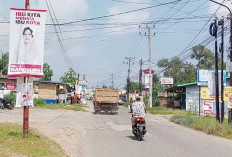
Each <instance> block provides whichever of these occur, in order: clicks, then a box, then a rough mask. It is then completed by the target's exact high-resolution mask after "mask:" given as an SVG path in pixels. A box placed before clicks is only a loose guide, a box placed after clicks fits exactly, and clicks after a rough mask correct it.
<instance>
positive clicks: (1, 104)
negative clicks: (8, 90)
mask: <svg viewBox="0 0 232 157" xmlns="http://www.w3.org/2000/svg"><path fill="white" fill-rule="evenodd" d="M0 108H2V109H4V108H8V109H9V110H13V109H14V103H13V99H12V98H0Z"/></svg>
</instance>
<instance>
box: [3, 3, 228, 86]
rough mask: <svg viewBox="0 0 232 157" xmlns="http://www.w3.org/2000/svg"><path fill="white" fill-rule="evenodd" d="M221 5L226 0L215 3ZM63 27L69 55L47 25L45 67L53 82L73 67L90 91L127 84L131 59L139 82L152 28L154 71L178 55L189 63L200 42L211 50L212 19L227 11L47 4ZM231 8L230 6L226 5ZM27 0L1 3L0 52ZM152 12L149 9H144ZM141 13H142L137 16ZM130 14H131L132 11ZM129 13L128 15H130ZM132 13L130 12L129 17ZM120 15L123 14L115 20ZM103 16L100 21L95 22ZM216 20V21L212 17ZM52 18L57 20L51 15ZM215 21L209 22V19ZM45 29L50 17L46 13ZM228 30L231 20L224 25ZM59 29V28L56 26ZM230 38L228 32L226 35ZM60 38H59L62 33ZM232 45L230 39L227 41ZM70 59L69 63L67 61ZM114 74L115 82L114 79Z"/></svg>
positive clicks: (208, 6)
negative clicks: (14, 17) (14, 11)
mask: <svg viewBox="0 0 232 157" xmlns="http://www.w3.org/2000/svg"><path fill="white" fill-rule="evenodd" d="M217 1H218V2H223V1H224V0H217ZM45 2H46V0H30V8H31V9H45V10H48V8H47V6H46V3H45ZM47 2H48V4H49V7H50V9H51V7H52V9H53V11H54V13H55V16H56V18H57V21H58V22H59V24H63V23H68V22H74V21H75V22H74V23H72V24H66V25H61V26H60V30H61V32H62V37H63V39H64V40H63V43H64V44H65V47H66V52H63V51H62V50H61V46H60V44H59V42H58V38H57V34H56V33H55V28H54V26H52V25H46V34H45V50H44V62H47V63H48V64H49V65H50V66H51V68H52V69H53V71H54V76H53V77H52V80H53V81H59V79H60V77H61V76H63V75H64V73H65V72H67V71H68V69H69V68H70V67H73V68H74V70H75V71H76V72H77V73H80V76H81V78H82V77H83V75H86V79H87V81H88V82H89V85H90V86H95V87H97V86H98V87H100V86H102V85H106V86H111V85H112V78H113V80H114V86H115V87H116V88H123V87H124V86H125V84H126V78H127V72H128V67H129V65H128V60H127V59H125V57H132V58H135V59H133V60H132V61H131V63H132V64H131V74H130V77H131V81H136V82H138V71H139V61H140V59H142V60H143V67H142V68H143V69H147V68H148V62H147V61H148V36H147V35H148V31H147V27H150V28H151V51H152V53H151V56H152V68H153V70H155V72H156V73H158V74H160V75H162V73H161V71H162V69H159V68H158V67H157V61H158V60H159V59H161V58H171V57H174V56H179V57H180V58H181V59H183V60H184V61H188V62H191V59H190V53H191V51H190V49H191V47H193V46H195V45H197V44H200V43H202V44H203V45H205V46H206V47H207V48H209V49H212V51H213V38H212V37H210V35H209V32H208V28H209V25H210V23H211V22H212V21H213V18H214V17H215V15H216V17H217V18H219V19H220V18H222V16H223V17H224V18H225V19H226V17H227V15H228V11H227V10H226V9H225V8H223V7H221V8H220V9H219V10H218V12H217V14H215V15H213V14H214V13H215V11H216V10H217V9H218V7H219V5H217V4H214V3H212V2H209V1H208V0H182V1H176V0H67V1H63V0H47ZM224 4H225V5H227V6H230V8H232V6H231V1H228V0H225V3H224ZM24 7H25V0H10V1H9V0H0V52H2V53H5V52H8V51H9V33H10V32H9V23H8V22H9V17H10V8H24ZM146 7H150V8H149V9H142V8H146ZM133 10H138V11H133ZM131 11H132V12H131ZM126 12H127V13H126ZM128 12H129V13H128ZM118 13H123V14H120V15H117V14H118ZM96 17H101V18H96ZM211 17H213V18H211ZM53 18H54V16H53ZM210 18H211V19H210ZM46 23H47V24H51V23H52V21H51V16H50V14H49V12H47V20H46ZM225 25H226V26H228V20H227V21H226V23H225ZM57 28H58V27H57ZM226 33H227V34H228V29H227V30H226ZM59 35H60V36H61V34H59ZM225 45H226V48H225V49H227V47H228V45H229V41H228V35H227V36H226V40H225ZM64 53H66V54H67V55H68V58H69V60H70V61H71V64H70V62H69V61H68V59H67V58H66V57H65V54H64ZM112 75H113V77H112Z"/></svg>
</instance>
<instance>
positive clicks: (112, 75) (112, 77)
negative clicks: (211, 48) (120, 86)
mask: <svg viewBox="0 0 232 157" xmlns="http://www.w3.org/2000/svg"><path fill="white" fill-rule="evenodd" d="M111 79H112V82H111V83H112V88H114V74H111Z"/></svg>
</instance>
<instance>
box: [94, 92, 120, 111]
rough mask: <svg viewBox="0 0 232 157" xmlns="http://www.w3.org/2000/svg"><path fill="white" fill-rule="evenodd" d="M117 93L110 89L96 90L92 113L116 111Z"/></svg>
mask: <svg viewBox="0 0 232 157" xmlns="http://www.w3.org/2000/svg"><path fill="white" fill-rule="evenodd" d="M118 100H119V91H118V90H116V89H110V88H98V89H96V90H95V93H94V113H95V114H96V113H97V112H100V111H105V112H109V111H110V112H111V114H114V112H117V111H118Z"/></svg>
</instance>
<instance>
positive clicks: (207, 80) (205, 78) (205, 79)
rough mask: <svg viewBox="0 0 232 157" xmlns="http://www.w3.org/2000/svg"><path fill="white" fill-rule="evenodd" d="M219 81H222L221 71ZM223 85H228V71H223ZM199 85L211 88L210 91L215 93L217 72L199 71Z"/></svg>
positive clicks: (219, 71)
mask: <svg viewBox="0 0 232 157" xmlns="http://www.w3.org/2000/svg"><path fill="white" fill-rule="evenodd" d="M218 81H219V84H220V81H221V70H218ZM223 83H224V86H225V85H226V71H225V70H224V71H223ZM197 85H200V86H209V88H210V89H212V90H210V91H214V89H213V88H215V87H214V85H215V71H214V70H197Z"/></svg>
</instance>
